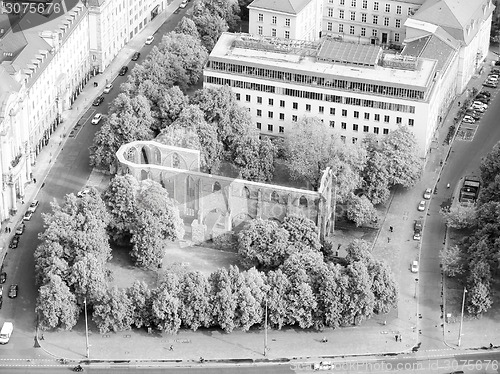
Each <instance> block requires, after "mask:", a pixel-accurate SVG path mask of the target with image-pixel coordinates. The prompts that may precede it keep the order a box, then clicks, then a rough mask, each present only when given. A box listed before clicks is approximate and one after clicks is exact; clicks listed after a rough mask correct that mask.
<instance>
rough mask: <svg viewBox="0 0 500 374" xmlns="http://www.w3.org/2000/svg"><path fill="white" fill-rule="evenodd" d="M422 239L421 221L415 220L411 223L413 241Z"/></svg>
mask: <svg viewBox="0 0 500 374" xmlns="http://www.w3.org/2000/svg"><path fill="white" fill-rule="evenodd" d="M421 238H422V221H421V220H419V219H418V220H415V222H414V223H413V240H420V239H421Z"/></svg>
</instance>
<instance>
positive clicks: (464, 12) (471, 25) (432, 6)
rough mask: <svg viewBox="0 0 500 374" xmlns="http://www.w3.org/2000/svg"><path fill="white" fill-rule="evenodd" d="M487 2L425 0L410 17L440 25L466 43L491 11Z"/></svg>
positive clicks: (472, 0)
mask: <svg viewBox="0 0 500 374" xmlns="http://www.w3.org/2000/svg"><path fill="white" fill-rule="evenodd" d="M489 4H490V0H427V1H426V2H425V3H424V4H423V5H422V6H421V7H420V8H419V9H418V11H417V12H416V13H415V14H414V15H413V16H412V17H411V18H414V19H417V20H421V21H425V22H429V23H432V24H434V25H438V26H441V27H442V28H443V29H444V30H445V31H446V32H448V33H449V34H450V35H451V36H452V37H454V38H455V39H457V40H459V41H462V42H465V44H468V43H469V42H470V40H472V38H474V36H475V35H476V33H477V32H478V31H479V27H480V23H481V22H482V21H483V20H485V19H486V18H487V17H488V16H489V15H490V14H491V12H492V11H493V6H489Z"/></svg>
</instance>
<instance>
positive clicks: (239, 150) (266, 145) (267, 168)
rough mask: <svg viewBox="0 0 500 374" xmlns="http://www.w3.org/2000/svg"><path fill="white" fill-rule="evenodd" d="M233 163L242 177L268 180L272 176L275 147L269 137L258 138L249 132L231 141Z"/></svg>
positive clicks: (253, 179) (259, 180)
mask: <svg viewBox="0 0 500 374" xmlns="http://www.w3.org/2000/svg"><path fill="white" fill-rule="evenodd" d="M233 147H234V148H233V157H232V160H233V163H234V164H235V165H236V166H237V167H238V168H239V169H240V172H241V176H242V178H244V179H247V180H250V181H256V182H269V181H270V180H271V179H272V178H273V173H274V159H275V157H276V155H277V152H278V150H277V148H276V147H275V145H274V144H273V143H272V142H271V141H270V140H269V139H267V138H266V139H259V138H258V135H257V134H251V135H249V136H245V137H243V138H241V139H237V140H235V142H234V143H233Z"/></svg>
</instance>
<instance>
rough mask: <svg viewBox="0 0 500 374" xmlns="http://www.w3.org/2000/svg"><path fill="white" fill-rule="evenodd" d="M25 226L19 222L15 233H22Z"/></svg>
mask: <svg viewBox="0 0 500 374" xmlns="http://www.w3.org/2000/svg"><path fill="white" fill-rule="evenodd" d="M25 228H26V226H24V223H22V222H21V223H20V224H19V226H17V229H16V235H22V234H23V232H24V229H25Z"/></svg>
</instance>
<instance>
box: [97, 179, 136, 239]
mask: <svg viewBox="0 0 500 374" xmlns="http://www.w3.org/2000/svg"><path fill="white" fill-rule="evenodd" d="M138 190H139V181H138V180H137V179H136V178H135V177H133V176H132V175H130V174H126V175H123V176H121V175H117V176H115V177H114V178H113V179H112V180H111V182H110V183H109V185H108V187H106V189H105V190H104V193H103V199H104V201H105V203H106V206H107V207H108V209H109V212H110V214H111V216H112V219H111V220H110V224H109V226H110V230H111V234H112V237H113V239H114V240H115V241H123V240H126V241H128V240H129V239H130V233H131V231H132V228H133V225H134V224H135V222H136V220H137V217H136V211H137V206H136V198H137V192H138Z"/></svg>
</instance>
